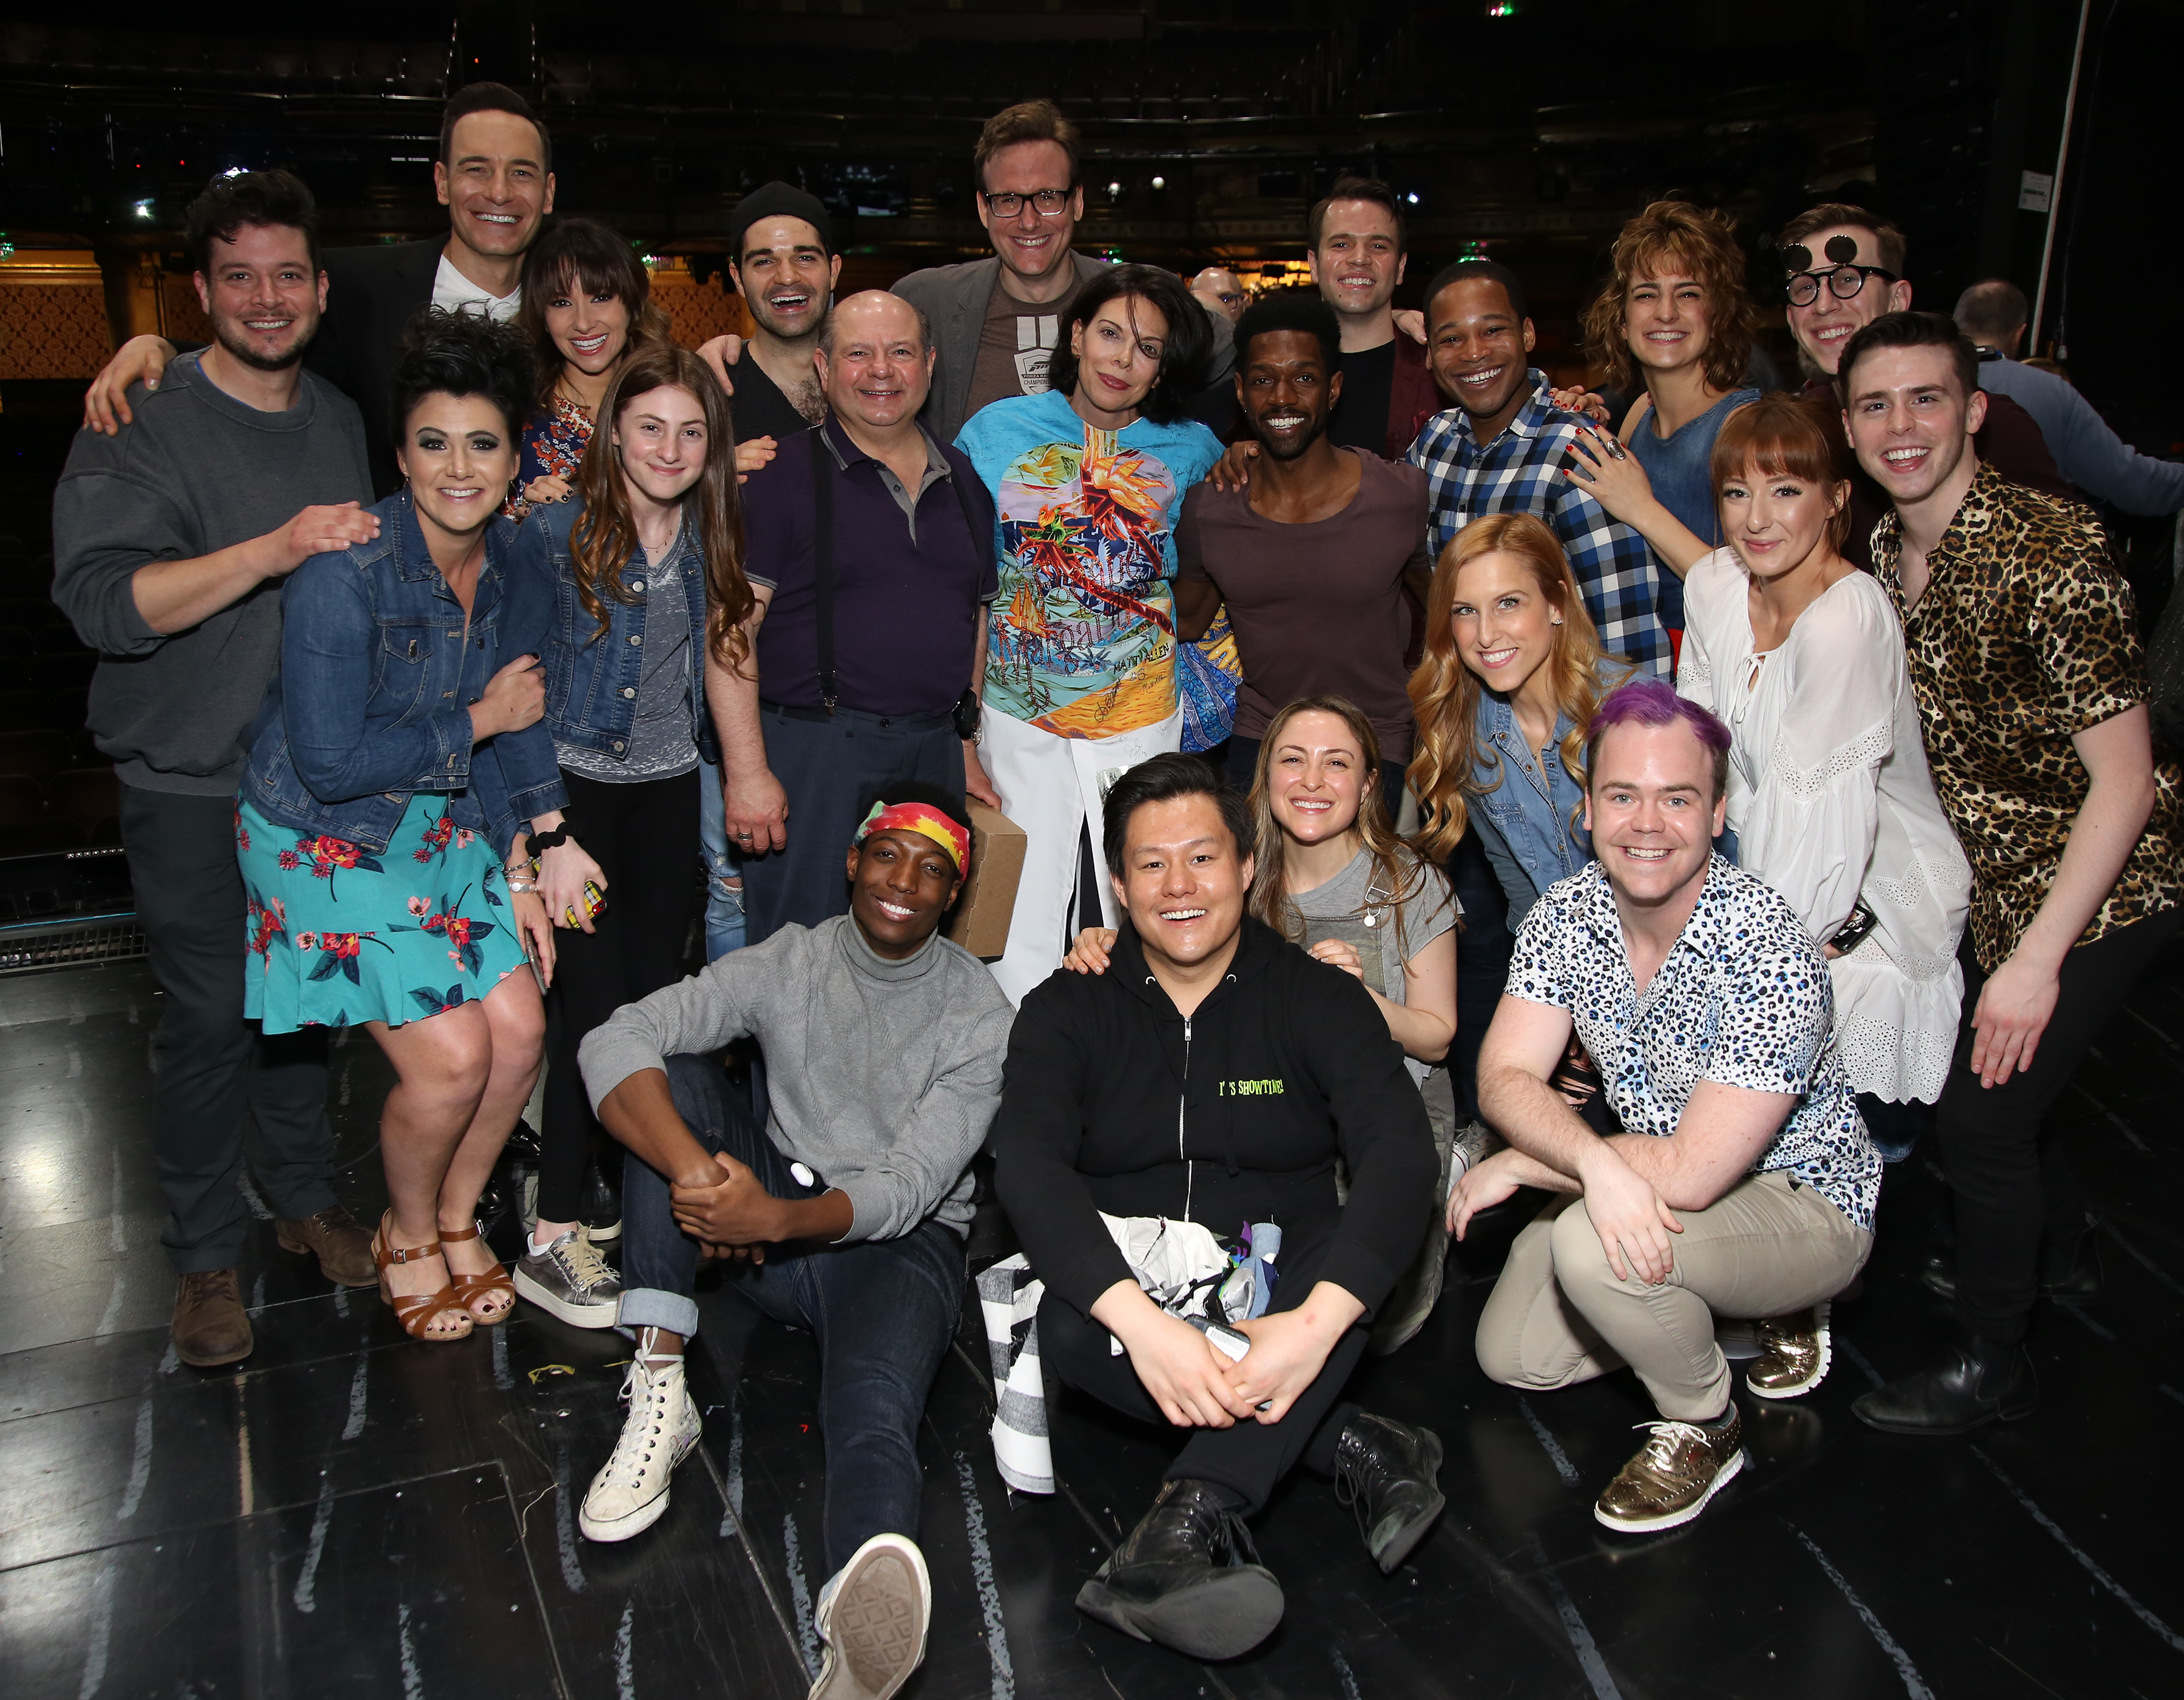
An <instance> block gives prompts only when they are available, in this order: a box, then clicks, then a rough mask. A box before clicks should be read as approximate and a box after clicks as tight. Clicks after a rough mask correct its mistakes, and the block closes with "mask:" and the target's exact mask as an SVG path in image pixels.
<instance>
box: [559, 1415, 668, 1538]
mask: <svg viewBox="0 0 2184 1700" xmlns="http://www.w3.org/2000/svg"><path fill="white" fill-rule="evenodd" d="M697 1444H698V1436H697V1435H691V1436H690V1438H689V1439H688V1441H685V1442H683V1444H682V1446H679V1447H678V1448H677V1450H676V1453H675V1462H674V1463H671V1464H670V1465H669V1466H668V1467H667V1474H668V1475H669V1477H670V1478H672V1477H673V1475H674V1474H675V1472H676V1471H677V1469H680V1468H681V1467H682V1460H683V1459H685V1458H688V1457H689V1456H690V1452H691V1449H692V1448H693V1447H694V1446H696V1445H697ZM673 1486H674V1482H673V1481H672V1480H669V1481H668V1483H667V1484H666V1485H665V1486H663V1487H661V1489H660V1491H659V1492H658V1493H657V1494H655V1495H654V1496H653V1497H651V1498H650V1499H648V1500H647V1501H645V1502H644V1503H643V1504H642V1505H640V1506H637V1507H635V1508H632V1509H631V1510H628V1511H626V1512H624V1513H622V1514H621V1516H620V1517H594V1516H593V1515H592V1513H591V1506H590V1502H589V1497H588V1496H587V1498H586V1502H585V1504H584V1505H583V1506H582V1508H579V1509H578V1511H577V1528H578V1530H581V1531H582V1534H583V1537H584V1539H585V1540H587V1541H599V1542H601V1543H602V1544H611V1543H612V1542H614V1541H627V1540H628V1539H629V1538H630V1537H631V1536H633V1535H642V1534H643V1533H644V1531H645V1530H648V1529H649V1528H651V1527H652V1525H653V1524H655V1523H657V1522H659V1521H660V1519H661V1518H662V1517H665V1516H666V1514H667V1497H668V1494H669V1492H670V1491H671V1489H672V1488H673Z"/></svg>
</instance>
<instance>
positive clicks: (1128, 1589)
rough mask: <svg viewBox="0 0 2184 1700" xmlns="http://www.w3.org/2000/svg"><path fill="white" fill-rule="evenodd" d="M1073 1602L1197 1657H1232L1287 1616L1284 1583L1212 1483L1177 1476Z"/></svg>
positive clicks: (1139, 1636) (1138, 1635) (1114, 1624)
mask: <svg viewBox="0 0 2184 1700" xmlns="http://www.w3.org/2000/svg"><path fill="white" fill-rule="evenodd" d="M1077 1609H1078V1611H1080V1612H1083V1613H1084V1614H1085V1615H1086V1616H1087V1617H1092V1618H1097V1619H1099V1620H1100V1622H1101V1623H1103V1624H1106V1625H1108V1626H1109V1627H1110V1628H1112V1629H1118V1630H1122V1631H1123V1634H1124V1635H1127V1636H1135V1637H1136V1638H1137V1639H1138V1640H1139V1641H1158V1642H1159V1643H1160V1644H1161V1645H1162V1647H1173V1648H1174V1649H1175V1651H1176V1652H1178V1653H1184V1654H1186V1655H1188V1656H1189V1657H1190V1658H1236V1657H1237V1656H1238V1655H1240V1654H1241V1653H1249V1652H1250V1651H1251V1649H1252V1648H1253V1647H1256V1646H1257V1645H1258V1644H1259V1643H1260V1642H1261V1641H1264V1640H1265V1639H1266V1638H1267V1637H1268V1636H1270V1635H1272V1634H1273V1632H1274V1626H1275V1625H1277V1624H1279V1623H1280V1622H1281V1620H1282V1585H1281V1584H1280V1583H1279V1582H1278V1581H1276V1580H1274V1575H1273V1571H1271V1570H1269V1569H1267V1568H1266V1567H1265V1566H1264V1565H1262V1564H1261V1563H1259V1553H1258V1549H1257V1548H1256V1547H1254V1546H1252V1544H1251V1531H1250V1530H1247V1529H1246V1528H1245V1527H1244V1519H1242V1518H1240V1517H1239V1516H1237V1514H1236V1513H1234V1511H1232V1510H1230V1509H1229V1508H1228V1507H1227V1506H1226V1505H1223V1503H1222V1502H1221V1499H1220V1497H1219V1495H1218V1493H1217V1491H1216V1490H1215V1489H1214V1488H1213V1487H1212V1486H1211V1485H1208V1484H1207V1483H1205V1482H1202V1481H1172V1482H1169V1483H1168V1484H1167V1485H1165V1486H1164V1487H1162V1489H1161V1491H1160V1497H1159V1498H1158V1499H1156V1500H1155V1501H1154V1502H1153V1508H1152V1509H1151V1511H1148V1512H1147V1513H1145V1516H1144V1517H1143V1518H1142V1519H1139V1523H1138V1526H1137V1527H1136V1528H1135V1529H1133V1530H1131V1531H1130V1532H1129V1535H1128V1536H1127V1537H1126V1538H1125V1539H1124V1541H1123V1544H1122V1545H1121V1546H1119V1547H1117V1548H1116V1549H1115V1550H1114V1551H1113V1552H1112V1553H1110V1554H1109V1555H1108V1558H1107V1562H1106V1563H1104V1564H1102V1565H1101V1566H1100V1568H1099V1569H1097V1570H1096V1571H1095V1572H1094V1573H1093V1576H1092V1580H1090V1581H1089V1582H1087V1583H1086V1584H1085V1585H1084V1586H1083V1587H1082V1588H1080V1589H1078V1591H1077Z"/></svg>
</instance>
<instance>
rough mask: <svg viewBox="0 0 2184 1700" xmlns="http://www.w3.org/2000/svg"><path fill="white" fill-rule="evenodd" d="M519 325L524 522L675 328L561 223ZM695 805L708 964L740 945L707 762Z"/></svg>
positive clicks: (531, 269) (757, 450)
mask: <svg viewBox="0 0 2184 1700" xmlns="http://www.w3.org/2000/svg"><path fill="white" fill-rule="evenodd" d="M515 322H516V324H517V326H519V327H521V330H522V331H523V333H524V334H525V335H526V336H527V337H529V338H530V339H531V345H532V350H533V353H534V354H535V356H536V358H537V360H538V407H537V409H536V410H535V411H534V412H533V413H532V415H531V418H530V421H529V422H528V423H527V424H526V426H524V428H523V471H522V475H521V477H520V478H519V479H518V481H517V492H518V493H517V494H515V496H513V497H511V498H510V503H509V508H508V511H509V513H510V515H511V516H514V517H515V518H519V519H520V518H521V517H522V516H524V515H526V514H527V513H529V512H530V511H531V510H532V508H533V507H536V506H542V505H543V504H547V503H549V502H565V501H566V500H568V499H570V497H571V496H572V495H573V494H574V493H575V491H576V477H577V468H578V467H579V466H580V465H582V464H583V459H584V450H585V449H586V448H587V447H588V445H589V444H590V443H591V440H592V423H593V417H594V415H596V413H597V411H598V409H599V402H600V400H601V399H603V398H604V396H605V394H606V393H607V387H608V386H609V385H610V384H611V383H612V382H614V377H615V374H616V372H617V371H620V370H621V364H622V362H623V361H624V360H627V359H628V358H629V356H630V354H631V353H632V351H633V350H635V349H637V348H643V347H644V346H646V345H647V344H649V343H667V342H668V341H669V340H670V339H671V328H672V327H671V326H670V324H669V322H668V318H667V315H666V313H664V312H663V311H661V310H660V306H659V304H657V303H656V302H655V301H654V300H653V298H652V275H651V273H649V271H647V270H645V268H644V263H643V260H641V259H638V254H637V250H636V249H635V248H633V247H632V246H631V244H630V243H629V242H628V241H627V240H626V239H625V238H624V237H621V236H620V235H618V234H617V233H616V231H613V230H611V229H610V228H609V227H608V226H605V225H603V224H601V223H599V220H596V219H563V220H560V221H559V222H558V223H556V224H555V225H554V227H553V228H552V229H550V230H549V231H547V232H546V234H545V235H543V236H542V237H539V238H538V242H536V243H534V244H533V245H532V249H531V252H530V253H529V254H527V255H526V256H525V258H524V262H523V305H522V307H521V309H518V311H517V313H516V315H515ZM732 411H733V410H732ZM773 451H774V441H773V439H772V438H771V437H754V438H749V439H748V440H745V441H741V442H738V443H736V445H735V460H736V472H737V475H738V477H746V476H748V475H749V474H750V473H752V472H755V471H757V470H758V469H759V468H760V467H761V466H763V465H766V463H767V462H768V461H770V460H772V459H773ZM699 826H700V831H701V835H702V837H703V839H704V844H705V862H706V868H707V872H708V875H709V878H710V883H709V885H708V886H707V889H706V900H705V960H706V961H709V962H710V961H712V960H714V959H715V958H716V957H718V956H726V955H727V953H728V952H729V951H730V950H734V949H735V948H736V947H737V946H738V945H741V944H742V943H743V941H744V893H743V884H744V882H743V873H742V869H741V865H740V863H739V861H738V859H737V858H736V857H735V856H733V854H732V853H731V851H730V850H729V849H728V834H727V817H726V815H725V812H724V811H723V807H722V802H721V778H720V770H719V769H718V768H717V767H716V766H713V765H712V764H711V762H710V761H707V763H706V764H705V778H703V779H702V780H701V781H700V783H699Z"/></svg>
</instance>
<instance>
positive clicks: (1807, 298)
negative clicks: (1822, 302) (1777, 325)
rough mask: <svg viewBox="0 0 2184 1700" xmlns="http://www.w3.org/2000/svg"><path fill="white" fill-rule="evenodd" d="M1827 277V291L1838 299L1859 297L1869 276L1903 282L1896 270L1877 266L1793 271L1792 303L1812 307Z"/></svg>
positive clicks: (1791, 275)
mask: <svg viewBox="0 0 2184 1700" xmlns="http://www.w3.org/2000/svg"><path fill="white" fill-rule="evenodd" d="M1824 277H1825V278H1826V279H1827V281H1828V293H1829V294H1830V295H1832V296H1834V297H1835V298H1836V300H1838V301H1854V300H1856V299H1857V298H1858V291H1859V290H1861V289H1863V288H1864V287H1865V280H1866V279H1867V278H1869V277H1885V278H1886V279H1887V280H1888V281H1890V282H1891V283H1897V282H1900V281H1902V280H1901V279H1900V278H1898V277H1897V275H1896V274H1895V273H1894V272H1892V271H1890V270H1887V269H1886V268H1885V267H1882V266H1878V265H1834V266H1829V267H1828V268H1826V269H1825V270H1820V271H1794V272H1792V273H1791V274H1790V286H1789V287H1790V304H1791V306H1792V307H1809V306H1811V305H1812V304H1814V302H1815V301H1817V300H1819V298H1820V280H1821V279H1822V278H1824Z"/></svg>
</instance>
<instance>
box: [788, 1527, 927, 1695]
mask: <svg viewBox="0 0 2184 1700" xmlns="http://www.w3.org/2000/svg"><path fill="white" fill-rule="evenodd" d="M816 1615H817V1627H818V1630H819V1638H820V1640H821V1641H824V1642H825V1643H826V1646H827V1653H826V1658H825V1659H824V1660H823V1661H822V1663H821V1664H820V1666H819V1680H817V1681H816V1682H815V1683H813V1684H812V1685H811V1694H810V1696H809V1697H808V1700H889V1697H890V1696H892V1695H893V1694H894V1692H896V1690H898V1689H900V1687H901V1686H902V1685H903V1684H904V1683H905V1682H907V1681H908V1680H910V1675H911V1672H912V1671H914V1670H916V1669H917V1667H918V1666H919V1665H921V1664H923V1663H924V1662H925V1634H926V1631H927V1630H928V1629H929V1628H931V1627H932V1624H933V1580H932V1578H931V1577H929V1576H928V1575H926V1571H925V1555H924V1554H923V1553H922V1552H919V1551H918V1550H917V1542H916V1541H912V1540H911V1538H910V1537H909V1536H906V1535H875V1536H872V1539H871V1540H869V1541H866V1542H865V1544H864V1545H863V1546H861V1547H858V1548H857V1550H856V1551H855V1552H854V1553H852V1554H851V1555H850V1562H849V1563H846V1564H844V1565H843V1566H842V1569H841V1572H840V1574H839V1575H837V1576H835V1577H834V1579H833V1580H832V1581H830V1582H829V1583H827V1586H826V1587H825V1589H823V1590H822V1591H821V1593H820V1596H819V1610H818V1613H817V1614H816Z"/></svg>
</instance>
